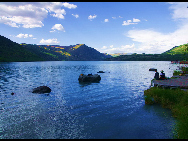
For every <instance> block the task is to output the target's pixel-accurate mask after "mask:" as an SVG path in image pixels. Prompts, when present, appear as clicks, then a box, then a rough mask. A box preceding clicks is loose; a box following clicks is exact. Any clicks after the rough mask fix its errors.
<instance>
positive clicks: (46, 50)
mask: <svg viewBox="0 0 188 141" xmlns="http://www.w3.org/2000/svg"><path fill="white" fill-rule="evenodd" d="M174 60H179V61H180V60H188V44H183V45H180V46H175V47H173V48H172V49H170V50H167V51H166V52H164V53H161V54H145V53H143V54H137V53H134V54H131V55H130V54H129V55H128V54H126V53H116V54H106V53H100V52H99V51H97V50H96V49H94V48H91V47H88V46H87V45H85V44H76V45H70V46H60V45H36V44H26V43H21V44H18V43H16V42H13V41H11V40H10V39H8V38H6V37H4V36H1V35H0V62H19V61H20V62H27V61H174Z"/></svg>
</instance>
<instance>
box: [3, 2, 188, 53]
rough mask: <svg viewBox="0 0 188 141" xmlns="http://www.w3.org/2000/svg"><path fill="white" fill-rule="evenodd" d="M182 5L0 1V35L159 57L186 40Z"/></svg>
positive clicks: (186, 12)
mask: <svg viewBox="0 0 188 141" xmlns="http://www.w3.org/2000/svg"><path fill="white" fill-rule="evenodd" d="M187 6H188V3H187V2H185V3H184V2H180V3H178V2H175V3H171V2H55V3H54V2H24V3H22V2H15V3H14V2H0V34H1V35H3V36H5V37H7V38H9V39H11V40H12V41H14V42H17V43H28V44H50V45H62V46H63V45H65V46H68V45H75V44H86V45H88V46H89V47H92V48H95V49H97V50H98V51H100V52H102V53H162V52H164V51H166V50H168V49H171V48H172V47H174V46H178V45H181V44H185V43H187V41H188V35H187V33H188V8H187Z"/></svg>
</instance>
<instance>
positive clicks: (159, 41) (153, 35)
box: [126, 25, 188, 53]
mask: <svg viewBox="0 0 188 141" xmlns="http://www.w3.org/2000/svg"><path fill="white" fill-rule="evenodd" d="M187 31H188V25H184V26H182V27H181V28H179V29H177V30H176V31H174V32H171V33H168V34H164V33H161V32H157V31H154V30H152V29H145V30H130V31H128V33H127V34H126V36H127V37H129V38H131V39H132V41H135V42H138V43H140V45H139V47H138V50H137V52H140V53H143V52H145V53H162V52H165V51H167V50H169V49H171V48H172V47H174V46H178V45H181V44H185V43H187V40H188V38H187V35H186V34H187ZM143 35H144V36H143Z"/></svg>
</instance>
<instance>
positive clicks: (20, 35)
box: [16, 33, 33, 38]
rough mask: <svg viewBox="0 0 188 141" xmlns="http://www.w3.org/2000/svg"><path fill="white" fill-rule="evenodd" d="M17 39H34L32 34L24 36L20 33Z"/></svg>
mask: <svg viewBox="0 0 188 141" xmlns="http://www.w3.org/2000/svg"><path fill="white" fill-rule="evenodd" d="M16 37H18V38H28V37H30V38H31V37H33V35H32V34H22V33H20V34H18V35H17V36H16Z"/></svg>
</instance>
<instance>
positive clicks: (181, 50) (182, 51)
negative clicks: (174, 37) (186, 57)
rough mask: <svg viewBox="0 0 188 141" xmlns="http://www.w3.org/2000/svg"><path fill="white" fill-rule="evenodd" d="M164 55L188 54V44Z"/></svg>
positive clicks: (174, 48) (176, 47)
mask: <svg viewBox="0 0 188 141" xmlns="http://www.w3.org/2000/svg"><path fill="white" fill-rule="evenodd" d="M163 54H170V55H175V54H188V44H183V45H180V46H175V47H173V48H172V49H170V50H167V51H166V52H164V53H163Z"/></svg>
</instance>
